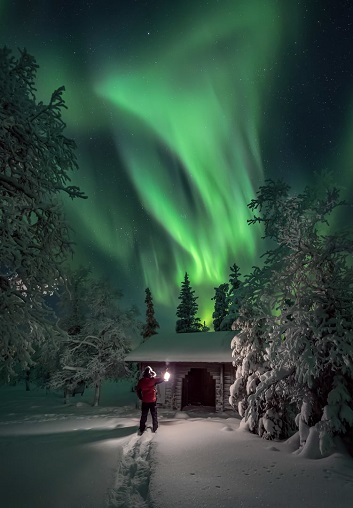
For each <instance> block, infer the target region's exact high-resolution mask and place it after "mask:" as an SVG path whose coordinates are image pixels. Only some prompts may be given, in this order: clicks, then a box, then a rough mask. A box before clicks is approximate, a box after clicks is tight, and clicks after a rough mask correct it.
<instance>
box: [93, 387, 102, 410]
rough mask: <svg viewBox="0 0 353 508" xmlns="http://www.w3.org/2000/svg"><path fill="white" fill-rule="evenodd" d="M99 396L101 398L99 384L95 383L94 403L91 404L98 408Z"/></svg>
mask: <svg viewBox="0 0 353 508" xmlns="http://www.w3.org/2000/svg"><path fill="white" fill-rule="evenodd" d="M100 396H101V382H100V381H97V382H96V384H95V392H94V403H93V405H94V406H95V407H96V406H99V399H100Z"/></svg>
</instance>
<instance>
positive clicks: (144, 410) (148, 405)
mask: <svg viewBox="0 0 353 508" xmlns="http://www.w3.org/2000/svg"><path fill="white" fill-rule="evenodd" d="M156 404H157V403H156V402H142V406H141V420H140V431H141V432H143V431H144V430H145V428H146V422H147V416H148V411H151V416H152V430H153V432H155V431H156V430H157V428H158V420H157V407H156Z"/></svg>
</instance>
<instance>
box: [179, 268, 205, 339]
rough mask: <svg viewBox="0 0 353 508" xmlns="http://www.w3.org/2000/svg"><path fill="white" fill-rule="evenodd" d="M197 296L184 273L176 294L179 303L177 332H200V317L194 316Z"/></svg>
mask: <svg viewBox="0 0 353 508" xmlns="http://www.w3.org/2000/svg"><path fill="white" fill-rule="evenodd" d="M197 298H198V297H197V296H195V291H194V290H193V289H192V287H191V285H190V280H189V276H188V274H187V273H185V277H184V280H183V282H182V283H181V290H180V294H179V296H178V299H179V300H180V303H179V305H178V308H177V313H176V315H177V317H178V318H179V319H177V322H176V326H175V330H176V332H178V333H187V332H200V331H201V328H202V325H201V321H200V318H198V317H197V316H196V314H197V311H198V308H199V307H198V305H197V302H196V300H197Z"/></svg>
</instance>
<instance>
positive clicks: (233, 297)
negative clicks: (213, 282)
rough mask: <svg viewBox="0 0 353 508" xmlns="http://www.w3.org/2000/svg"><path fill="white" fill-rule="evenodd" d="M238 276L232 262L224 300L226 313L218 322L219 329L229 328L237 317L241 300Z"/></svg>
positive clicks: (237, 270) (238, 273) (238, 271)
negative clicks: (219, 322)
mask: <svg viewBox="0 0 353 508" xmlns="http://www.w3.org/2000/svg"><path fill="white" fill-rule="evenodd" d="M239 278H240V269H239V267H238V266H237V265H236V264H235V263H234V264H233V265H232V266H231V267H230V274H229V284H228V292H227V300H226V308H227V315H226V316H225V317H224V319H223V320H222V322H221V324H220V330H231V329H232V325H233V322H234V321H235V320H236V319H237V317H238V315H239V309H240V306H241V300H240V296H239V295H240V288H241V281H240V280H239Z"/></svg>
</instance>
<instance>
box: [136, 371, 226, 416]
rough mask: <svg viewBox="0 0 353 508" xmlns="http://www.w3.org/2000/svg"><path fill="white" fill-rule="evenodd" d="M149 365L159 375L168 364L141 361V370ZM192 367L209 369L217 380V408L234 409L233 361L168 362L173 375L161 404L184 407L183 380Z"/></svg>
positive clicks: (166, 385) (218, 410) (178, 407)
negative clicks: (230, 391) (231, 390)
mask: <svg viewBox="0 0 353 508" xmlns="http://www.w3.org/2000/svg"><path fill="white" fill-rule="evenodd" d="M147 365H150V366H151V367H152V368H153V370H154V371H155V372H156V373H157V376H159V375H161V374H162V373H163V372H164V371H165V369H166V364H165V363H162V362H149V363H145V362H144V363H141V372H142V371H143V370H144V368H145V367H146V366H147ZM192 368H205V369H207V371H208V372H209V374H210V375H211V376H212V378H213V379H214V380H215V390H216V393H215V395H216V400H215V410H216V411H217V412H221V411H224V410H225V409H232V407H231V405H230V404H229V388H230V385H231V384H232V383H233V382H234V378H235V373H234V367H233V366H232V364H231V363H204V362H198V363H196V362H195V363H194V362H177V363H170V364H168V370H169V372H170V374H171V377H170V380H169V381H168V382H167V383H166V384H165V402H164V404H161V403H159V406H160V407H165V408H167V409H173V410H177V411H180V410H181V409H182V393H183V380H184V378H185V376H186V375H187V374H188V373H189V371H190V369H192Z"/></svg>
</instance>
